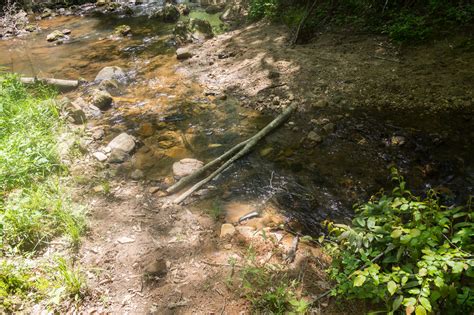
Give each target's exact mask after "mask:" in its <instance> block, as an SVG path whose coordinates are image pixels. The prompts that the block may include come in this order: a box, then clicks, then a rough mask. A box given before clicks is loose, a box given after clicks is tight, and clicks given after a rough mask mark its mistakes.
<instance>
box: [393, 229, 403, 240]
mask: <svg viewBox="0 0 474 315" xmlns="http://www.w3.org/2000/svg"><path fill="white" fill-rule="evenodd" d="M402 233H403V231H402V230H400V229H396V230H393V231H392V233H391V234H390V236H391V237H392V238H399V237H400V236H401V235H402Z"/></svg>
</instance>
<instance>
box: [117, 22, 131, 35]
mask: <svg viewBox="0 0 474 315" xmlns="http://www.w3.org/2000/svg"><path fill="white" fill-rule="evenodd" d="M131 32H132V28H131V27H130V26H128V25H125V24H122V25H119V26H117V27H116V28H115V29H114V34H115V35H121V36H127V35H128V34H130V33H131Z"/></svg>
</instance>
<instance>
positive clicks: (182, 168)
mask: <svg viewBox="0 0 474 315" xmlns="http://www.w3.org/2000/svg"><path fill="white" fill-rule="evenodd" d="M203 165H204V163H203V162H201V161H199V160H196V159H182V160H180V161H178V162H175V163H174V164H173V174H174V176H176V177H178V178H181V177H184V176H187V175H189V174H191V173H193V172H195V171H196V170H198V169H199V168H201V167H202V166H203Z"/></svg>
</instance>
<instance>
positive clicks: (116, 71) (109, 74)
mask: <svg viewBox="0 0 474 315" xmlns="http://www.w3.org/2000/svg"><path fill="white" fill-rule="evenodd" d="M125 79H126V75H125V72H124V71H123V70H122V68H120V67H116V66H112V67H105V68H103V69H102V70H100V71H99V73H98V74H97V76H96V77H95V79H94V81H99V82H100V81H103V80H117V81H123V80H125Z"/></svg>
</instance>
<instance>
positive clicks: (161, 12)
mask: <svg viewBox="0 0 474 315" xmlns="http://www.w3.org/2000/svg"><path fill="white" fill-rule="evenodd" d="M179 16H180V13H179V10H178V9H177V8H176V6H174V5H172V4H170V3H167V4H165V6H164V7H162V8H160V9H158V10H157V11H155V12H153V13H152V14H151V15H150V19H157V20H160V21H162V22H168V23H172V22H176V21H177V20H178V19H179Z"/></svg>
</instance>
